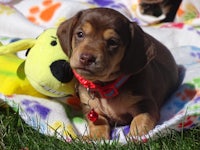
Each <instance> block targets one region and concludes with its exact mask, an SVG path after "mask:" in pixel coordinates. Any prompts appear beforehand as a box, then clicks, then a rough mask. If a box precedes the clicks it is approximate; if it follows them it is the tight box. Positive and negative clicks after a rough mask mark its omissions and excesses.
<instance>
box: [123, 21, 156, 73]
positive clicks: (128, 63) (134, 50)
mask: <svg viewBox="0 0 200 150" xmlns="http://www.w3.org/2000/svg"><path fill="white" fill-rule="evenodd" d="M130 33H131V35H130V41H129V44H128V46H127V49H126V50H125V54H124V58H123V59H122V62H121V70H122V72H123V73H126V74H127V73H138V72H140V71H141V70H142V69H143V68H144V67H145V66H146V65H147V64H148V63H149V62H150V61H151V60H152V59H153V58H154V57H155V51H154V42H152V40H151V38H152V37H151V36H150V35H148V34H146V33H144V31H143V30H142V29H141V28H140V27H139V26H138V25H137V24H136V23H134V22H131V23H130Z"/></svg>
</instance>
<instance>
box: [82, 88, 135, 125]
mask: <svg viewBox="0 0 200 150" xmlns="http://www.w3.org/2000/svg"><path fill="white" fill-rule="evenodd" d="M80 91H81V92H79V95H80V99H81V103H82V104H83V111H84V113H88V112H89V111H90V110H91V109H95V111H96V112H97V113H99V114H101V115H106V116H107V117H108V118H109V119H110V120H112V121H114V122H121V123H122V124H123V123H126V122H127V121H129V120H128V118H127V117H124V116H129V115H130V114H129V113H130V109H131V108H130V106H131V105H132V104H133V103H134V102H133V101H132V100H131V97H129V96H125V95H129V94H128V93H122V94H121V95H119V96H117V97H114V98H112V99H104V98H96V97H94V98H93V97H91V95H90V94H89V93H88V91H87V90H86V89H85V88H83V87H81V88H80Z"/></svg>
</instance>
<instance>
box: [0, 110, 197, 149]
mask: <svg viewBox="0 0 200 150" xmlns="http://www.w3.org/2000/svg"><path fill="white" fill-rule="evenodd" d="M199 135H200V128H199V127H196V128H194V129H192V130H188V131H184V132H172V133H171V134H170V135H168V136H166V137H161V138H159V139H157V140H155V141H151V140H150V141H149V142H147V143H145V144H144V143H143V144H136V143H133V142H128V143H127V144H126V145H120V144H119V143H112V144H109V143H104V144H101V143H98V142H97V143H94V142H91V143H87V144H84V143H83V142H81V141H80V140H77V141H76V142H71V143H66V142H63V141H61V140H58V139H56V138H55V137H48V136H44V135H42V134H40V133H39V132H37V131H36V130H34V129H32V128H31V127H29V126H28V125H26V124H25V123H24V122H23V120H22V119H21V118H20V116H19V115H18V114H17V113H15V112H13V111H12V110H11V109H9V108H6V109H5V108H4V109H3V108H0V150H3V149H6V150H20V149H21V150H23V149H24V150H70V149H73V150H79V149H80V150H83V149H84V150H93V149H94V150H96V149H109V150H118V149H119V150H128V149H133V150H199V149H200V136H199Z"/></svg>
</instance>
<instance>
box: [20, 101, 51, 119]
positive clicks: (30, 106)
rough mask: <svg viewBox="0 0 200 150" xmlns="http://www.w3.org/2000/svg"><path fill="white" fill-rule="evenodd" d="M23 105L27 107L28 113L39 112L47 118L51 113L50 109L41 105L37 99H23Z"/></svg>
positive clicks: (42, 117) (43, 117) (42, 116)
mask: <svg viewBox="0 0 200 150" xmlns="http://www.w3.org/2000/svg"><path fill="white" fill-rule="evenodd" d="M22 105H23V106H24V107H25V111H26V112H27V113H28V114H31V115H33V114H38V115H39V116H40V117H41V119H43V120H45V119H46V118H47V116H48V114H49V113H50V111H51V110H50V109H49V108H47V107H45V106H43V105H41V104H40V103H39V102H37V101H30V100H27V99H25V100H23V101H22Z"/></svg>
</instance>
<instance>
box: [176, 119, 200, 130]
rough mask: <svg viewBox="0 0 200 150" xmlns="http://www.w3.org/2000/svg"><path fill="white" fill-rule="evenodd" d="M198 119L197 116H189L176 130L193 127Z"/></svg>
mask: <svg viewBox="0 0 200 150" xmlns="http://www.w3.org/2000/svg"><path fill="white" fill-rule="evenodd" d="M197 119H198V117H197V116H189V117H187V118H186V119H185V120H184V121H183V122H181V123H179V124H178V128H184V129H188V128H191V127H193V126H195V121H196V120H197Z"/></svg>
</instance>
